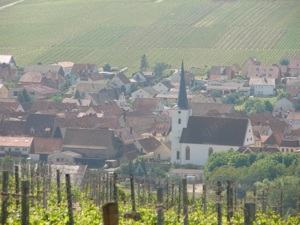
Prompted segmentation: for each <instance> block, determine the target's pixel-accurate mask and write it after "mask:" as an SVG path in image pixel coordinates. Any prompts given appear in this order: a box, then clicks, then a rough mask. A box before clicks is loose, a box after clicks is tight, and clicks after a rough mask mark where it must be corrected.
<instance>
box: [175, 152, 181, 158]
mask: <svg viewBox="0 0 300 225" xmlns="http://www.w3.org/2000/svg"><path fill="white" fill-rule="evenodd" d="M179 156H180V152H179V151H177V152H176V159H177V160H178V159H179Z"/></svg>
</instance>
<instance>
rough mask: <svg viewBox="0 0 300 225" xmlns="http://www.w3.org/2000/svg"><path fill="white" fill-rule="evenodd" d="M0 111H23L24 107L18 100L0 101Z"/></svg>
mask: <svg viewBox="0 0 300 225" xmlns="http://www.w3.org/2000/svg"><path fill="white" fill-rule="evenodd" d="M0 112H1V113H4V112H7V113H9V112H24V109H23V107H22V105H21V104H20V103H19V102H0Z"/></svg>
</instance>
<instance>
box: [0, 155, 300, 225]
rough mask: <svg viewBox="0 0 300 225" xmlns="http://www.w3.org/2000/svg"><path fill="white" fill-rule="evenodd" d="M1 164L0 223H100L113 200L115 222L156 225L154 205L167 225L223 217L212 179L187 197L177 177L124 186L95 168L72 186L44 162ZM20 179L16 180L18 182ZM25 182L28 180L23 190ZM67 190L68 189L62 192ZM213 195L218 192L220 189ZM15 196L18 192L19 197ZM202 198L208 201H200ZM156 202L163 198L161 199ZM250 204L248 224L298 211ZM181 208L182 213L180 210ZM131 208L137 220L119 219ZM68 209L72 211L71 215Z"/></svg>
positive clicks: (288, 220)
mask: <svg viewBox="0 0 300 225" xmlns="http://www.w3.org/2000/svg"><path fill="white" fill-rule="evenodd" d="M1 167H2V168H3V171H2V174H1V176H0V178H1V179H0V180H1V183H2V201H1V205H2V206H1V207H2V210H1V212H2V213H1V221H2V222H3V221H4V222H5V221H6V222H5V223H4V224H16V225H17V224H24V225H25V224H33V225H35V224H37V225H50V224H56V225H64V224H90V225H99V224H102V223H103V216H102V206H103V205H105V203H107V202H112V201H114V200H117V202H118V206H119V207H118V208H119V213H118V214H117V215H116V216H117V217H119V224H120V225H123V224H124V225H128V224H135V225H138V224H145V225H154V224H157V218H158V216H157V215H158V210H160V209H163V211H164V219H163V221H164V224H167V225H168V224H170V225H171V224H172V225H179V224H183V221H184V218H185V217H186V215H187V217H188V221H189V224H191V225H199V224H203V225H213V224H218V222H220V220H218V218H221V219H222V222H223V224H226V223H227V221H228V217H227V214H228V207H226V201H225V199H226V198H225V197H226V194H225V195H224V193H223V194H222V195H224V196H223V197H224V198H220V199H223V200H217V199H218V198H216V193H217V192H216V191H215V187H216V186H215V184H211V186H208V189H207V191H206V188H205V189H203V190H205V191H204V192H203V194H201V195H198V196H196V195H194V192H193V194H192V195H190V196H187V192H186V190H187V189H186V180H185V181H184V180H182V182H181V181H169V180H159V182H158V183H157V182H154V180H152V179H150V178H147V180H146V178H145V177H141V178H139V179H138V178H136V180H135V179H134V177H133V176H130V189H129V190H128V185H126V183H127V182H128V178H124V177H123V178H121V179H117V177H116V176H108V175H106V174H105V173H103V171H101V170H99V171H95V170H93V171H89V172H88V173H87V175H86V178H85V179H84V180H85V181H84V183H83V184H82V187H81V188H80V189H78V188H77V187H75V186H70V185H68V184H70V183H69V182H68V180H69V178H68V177H70V176H69V174H65V178H66V182H64V176H62V171H60V170H54V171H52V169H51V167H49V165H42V164H28V163H24V164H21V165H17V166H13V165H12V164H10V161H8V160H6V161H4V162H2V163H1ZM66 167H67V166H66ZM19 176H20V177H19ZM21 179H22V182H20V180H21ZM71 179H72V176H71ZM20 183H21V184H22V185H21V190H22V191H21V194H19V184H20ZM25 183H27V184H28V186H27V187H28V189H27V191H26V188H25V185H24V184H25ZM220 185H221V183H219V184H218V187H220V188H221V186H220ZM161 187H162V188H161ZM230 187H231V186H230V185H229V186H227V189H228V190H230ZM24 188H25V189H24ZM156 188H157V189H156ZM159 188H160V189H161V190H163V192H164V194H163V195H162V196H163V199H161V200H160V201H158V199H157V198H156V194H157V193H156V191H155V190H158V189H159ZM68 190H70V192H71V193H70V192H69V193H68ZM180 190H181V191H180ZM218 190H221V189H218ZM228 190H227V191H228ZM146 192H147V193H146ZM26 193H27V194H26ZM28 193H29V195H28ZM179 193H180V194H179ZM227 193H228V192H227ZM232 193H233V192H232ZM70 194H71V195H70ZM217 195H218V196H219V197H221V192H219V194H217ZM185 196H186V197H185ZM208 196H210V198H208ZM18 197H22V199H21V201H20V198H18ZM207 198H208V202H206V199H207ZM232 198H233V195H232ZM234 198H235V200H234V202H235V204H234V205H232V209H233V208H234V211H233V216H232V217H231V218H230V221H231V224H244V212H243V207H244V204H243V203H242V202H240V201H243V200H242V199H237V195H235V196H234ZM213 199H215V200H213ZM227 199H228V197H227ZM257 199H258V198H257ZM158 202H163V204H159V203H158ZM238 202H240V203H238ZM252 202H253V199H252ZM69 203H71V205H72V210H70V208H69V207H68V205H69ZM72 203H73V204H72ZM237 203H238V204H237ZM216 204H217V205H218V204H219V206H220V207H221V208H222V209H221V211H218V210H217V211H218V213H221V214H222V215H221V214H218V213H217V212H216V207H215V206H216ZM232 204H233V202H232ZM256 204H257V209H256V219H255V222H254V224H265V225H273V224H274V225H284V224H289V225H298V224H300V214H299V211H298V213H295V212H293V213H291V212H287V213H285V215H284V216H283V217H280V215H279V214H278V213H275V212H274V211H271V210H270V211H268V210H269V209H268V210H267V211H266V212H265V213H260V207H258V206H260V205H259V202H258V200H257V203H256ZM24 206H25V209H28V208H29V212H28V214H26V212H25V211H24ZM299 207H300V205H299ZM187 208H188V211H187V213H186V214H183V212H185V210H187ZM268 208H270V206H269V207H268ZM133 211H134V212H137V213H140V219H139V220H136V221H135V220H133V219H129V218H125V217H128V216H125V215H129V214H130V213H131V212H133ZM24 212H25V214H24ZM70 212H72V213H71V215H70ZM218 215H221V217H218ZM187 217H186V218H187ZM24 218H28V223H23V221H24V220H23V219H24ZM70 218H72V219H70ZM70 220H71V221H73V223H71V222H70ZM105 225H106V224H105Z"/></svg>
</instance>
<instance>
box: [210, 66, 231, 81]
mask: <svg viewBox="0 0 300 225" xmlns="http://www.w3.org/2000/svg"><path fill="white" fill-rule="evenodd" d="M233 78H235V73H234V71H233V70H232V69H231V67H228V66H212V67H211V69H210V72H209V79H210V80H216V79H220V80H232V79H233Z"/></svg>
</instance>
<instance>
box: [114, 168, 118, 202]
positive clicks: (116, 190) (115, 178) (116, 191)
mask: <svg viewBox="0 0 300 225" xmlns="http://www.w3.org/2000/svg"><path fill="white" fill-rule="evenodd" d="M117 181H118V180H117V173H114V201H115V202H118V187H117Z"/></svg>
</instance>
